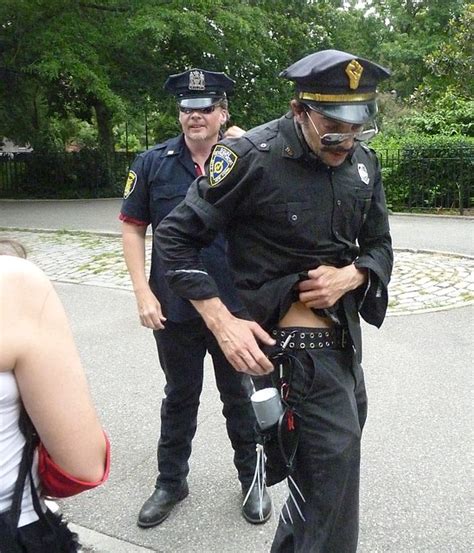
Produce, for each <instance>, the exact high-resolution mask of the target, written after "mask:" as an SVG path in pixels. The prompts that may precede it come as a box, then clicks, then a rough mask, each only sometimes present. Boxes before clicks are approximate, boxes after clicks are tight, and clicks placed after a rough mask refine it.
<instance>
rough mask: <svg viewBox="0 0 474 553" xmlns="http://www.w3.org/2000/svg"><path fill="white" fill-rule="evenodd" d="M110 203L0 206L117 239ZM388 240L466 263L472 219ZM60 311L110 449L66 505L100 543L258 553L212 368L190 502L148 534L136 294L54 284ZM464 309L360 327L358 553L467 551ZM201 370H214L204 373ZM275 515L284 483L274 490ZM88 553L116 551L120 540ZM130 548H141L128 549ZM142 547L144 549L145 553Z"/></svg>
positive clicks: (29, 221) (151, 388)
mask: <svg viewBox="0 0 474 553" xmlns="http://www.w3.org/2000/svg"><path fill="white" fill-rule="evenodd" d="M119 207H120V201H119V200H100V201H80V202H59V203H58V202H8V201H7V202H5V201H0V227H7V226H11V227H12V226H13V227H19V228H48V229H51V228H56V229H70V230H74V229H75V230H102V231H107V232H118V231H119V230H120V223H119V222H118V221H117V218H116V215H117V212H118V210H119ZM390 219H391V226H392V233H393V237H394V245H395V246H396V247H399V248H412V249H432V250H438V251H452V252H457V253H464V254H469V255H473V254H474V248H473V241H472V236H473V234H472V230H473V219H469V218H466V219H459V218H439V217H416V216H401V215H394V216H391V218H390ZM56 287H57V289H58V291H59V293H60V295H61V297H62V299H63V301H64V304H65V306H66V309H67V311H68V313H69V316H70V319H71V322H72V325H73V330H74V333H75V336H76V339H77V342H78V346H79V350H80V353H81V356H82V359H83V362H84V365H85V367H86V370H87V372H88V377H89V381H90V384H91V388H92V393H93V396H94V400H95V402H96V404H97V406H98V409H99V412H100V414H101V418H102V420H103V423H104V426H105V427H106V429H107V431H108V432H109V434H110V437H111V441H112V445H113V459H112V472H111V477H110V481H109V482H108V483H107V484H106V485H105V486H104V487H103V488H100V489H98V490H94V491H92V492H88V493H86V494H82V495H80V496H78V497H76V498H71V499H69V500H67V501H64V502H62V508H63V510H64V512H65V513H66V515H67V516H68V518H69V519H70V520H72V521H74V522H75V523H76V524H78V525H80V526H81V527H85V528H89V529H91V530H93V531H95V532H97V533H98V534H95V535H96V536H99V535H107V536H111V537H114V538H117V539H119V540H121V541H120V542H114V543H115V544H119V543H120V544H121V546H122V547H123V548H122V549H120V552H121V553H122V552H124V553H131V552H132V551H136V549H134V548H133V545H132V544H135V545H139V546H142V547H144V548H148V550H151V551H155V552H159V553H242V552H243V553H264V552H266V551H268V550H269V544H270V543H271V540H272V536H273V533H274V529H275V520H276V519H275V517H274V518H273V519H272V521H271V522H269V523H268V524H266V525H264V526H263V527H261V526H260V527H254V526H250V525H248V524H247V523H246V522H245V521H244V520H243V519H242V517H241V516H240V512H239V509H240V501H241V497H240V493H239V487H238V483H237V479H236V475H235V471H234V469H233V466H232V461H231V458H232V453H231V450H230V446H229V443H228V440H227V438H226V435H225V426H224V422H223V417H222V416H221V414H220V411H221V407H220V402H219V399H218V396H217V392H216V389H215V384H214V382H213V376H212V371H211V370H207V371H206V378H205V386H204V391H203V396H202V402H201V403H202V404H201V409H200V415H199V426H198V431H197V435H196V439H195V441H194V449H193V456H192V460H191V474H190V478H189V483H190V488H191V494H190V496H189V498H188V499H187V500H186V501H184V502H183V503H182V504H180V505H179V506H178V507H177V508H176V509H175V510H174V511H173V513H172V514H171V516H170V518H169V519H168V520H167V521H165V522H164V523H163V524H162V525H160V526H159V527H157V528H153V529H149V530H141V529H139V528H137V527H136V524H135V522H136V516H137V513H138V510H139V508H140V506H141V504H142V503H143V501H144V499H146V498H147V496H148V495H149V494H150V492H151V491H152V489H153V484H154V479H155V476H156V451H155V450H156V438H157V435H158V431H159V409H160V402H161V398H162V393H163V392H162V389H163V376H162V373H161V371H160V370H159V368H158V366H157V360H156V352H155V349H154V343H153V338H152V336H151V335H150V333H149V331H147V330H145V329H142V328H141V327H140V326H139V324H138V320H137V316H136V310H135V302H134V298H133V295H132V294H131V293H130V292H127V291H121V290H114V289H107V288H100V287H95V286H83V285H67V284H56ZM473 331H474V325H473V308H472V306H470V307H464V308H457V309H451V310H447V311H439V312H436V313H423V314H417V315H405V316H398V317H388V318H387V319H386V321H385V323H384V325H383V327H382V329H381V330H377V329H375V328H372V327H368V326H366V327H365V328H364V336H365V343H364V351H365V356H364V367H365V373H366V381H367V388H368V393H369V418H368V422H367V426H366V430H365V435H364V439H363V463H362V468H361V470H362V479H361V534H360V547H359V553H379V552H380V553H382V552H383V553H385V552H390V553H418V552H419V553H448V552H449V553H464V552H466V553H467V552H470V551H471V550H472V549H473V542H474V540H473V531H472V523H471V517H470V516H469V510H470V508H471V507H472V492H471V486H472V476H473V464H472V438H473V434H472V422H473V421H472V419H473V416H472V415H473V411H472V385H473V379H472V372H471V370H470V369H471V368H472V364H473V363H472V361H473V346H472V335H473ZM209 369H210V368H209ZM271 492H272V495H273V497H274V499H275V504H276V506H277V508H278V507H281V505H282V502H283V498H284V496H285V490H284V486H283V485H279V486H276V487H274V488H272V490H271ZM95 551H96V552H97V553H118V551H119V548H118V545H113V546H107V547H106V546H104V547H101V546H99V547H98V548H95ZM137 551H138V550H137ZM141 551H142V550H141Z"/></svg>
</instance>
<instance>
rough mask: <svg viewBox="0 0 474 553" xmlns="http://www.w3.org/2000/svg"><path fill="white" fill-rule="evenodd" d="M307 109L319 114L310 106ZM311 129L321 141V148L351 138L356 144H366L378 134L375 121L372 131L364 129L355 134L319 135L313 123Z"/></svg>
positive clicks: (330, 133) (332, 133) (335, 144)
mask: <svg viewBox="0 0 474 553" xmlns="http://www.w3.org/2000/svg"><path fill="white" fill-rule="evenodd" d="M308 107H309V109H310V110H311V111H314V112H316V113H319V112H318V111H317V110H316V109H314V108H312V107H311V106H308ZM308 116H309V114H308ZM310 121H311V123H313V120H312V119H311V118H310ZM313 127H314V130H315V131H316V133H317V134H318V136H319V139H320V140H321V144H323V146H337V145H339V144H342V143H343V142H344V141H346V140H348V139H351V138H352V139H354V140H357V141H358V142H367V141H368V140H370V139H371V138H373V137H374V136H375V135H376V134H377V133H378V132H379V130H378V128H377V123H376V122H375V121H374V126H373V128H372V129H364V130H361V131H357V132H329V133H326V134H323V135H321V134H320V133H319V131H318V129H317V127H316V125H315V124H314V123H313Z"/></svg>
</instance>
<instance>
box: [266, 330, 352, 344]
mask: <svg viewBox="0 0 474 553" xmlns="http://www.w3.org/2000/svg"><path fill="white" fill-rule="evenodd" d="M270 334H271V336H272V338H275V340H276V341H277V345H279V346H280V347H282V348H284V349H345V348H346V347H347V346H348V344H349V332H348V330H347V328H343V327H341V326H335V327H332V328H308V327H298V326H292V327H285V328H274V329H273V330H272V331H271V332H270Z"/></svg>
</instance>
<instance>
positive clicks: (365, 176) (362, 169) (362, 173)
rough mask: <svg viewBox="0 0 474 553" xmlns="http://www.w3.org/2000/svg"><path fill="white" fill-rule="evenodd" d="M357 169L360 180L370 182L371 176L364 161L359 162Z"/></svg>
mask: <svg viewBox="0 0 474 553" xmlns="http://www.w3.org/2000/svg"><path fill="white" fill-rule="evenodd" d="M357 169H358V171H359V177H360V180H361V181H362V182H363V183H364V184H369V182H370V177H369V172H368V171H367V167H366V166H365V165H364V164H363V163H358V164H357Z"/></svg>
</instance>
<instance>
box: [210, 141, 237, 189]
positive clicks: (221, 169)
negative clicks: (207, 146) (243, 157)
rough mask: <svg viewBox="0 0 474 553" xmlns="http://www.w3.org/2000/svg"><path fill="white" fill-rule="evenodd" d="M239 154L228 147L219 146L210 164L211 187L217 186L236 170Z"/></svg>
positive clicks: (215, 149)
mask: <svg viewBox="0 0 474 553" xmlns="http://www.w3.org/2000/svg"><path fill="white" fill-rule="evenodd" d="M236 161H237V154H235V153H234V152H233V151H232V150H230V149H229V148H227V147H226V146H222V145H218V146H216V147H215V148H214V151H213V152H212V156H211V161H210V162H209V185H210V186H217V185H218V184H219V183H220V182H221V181H222V180H224V179H225V178H226V177H227V175H228V174H229V173H230V172H231V171H232V169H233V168H234V165H235V162H236Z"/></svg>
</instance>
